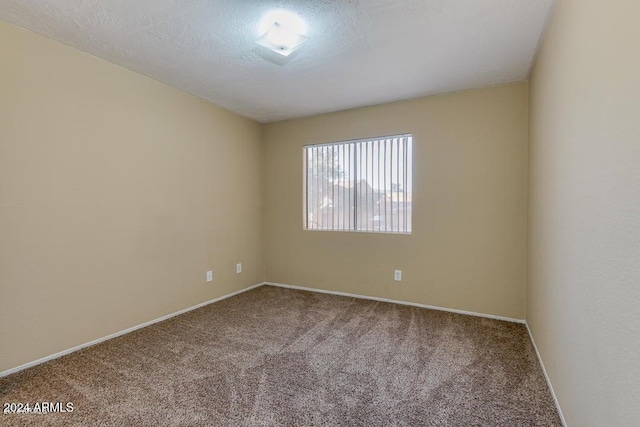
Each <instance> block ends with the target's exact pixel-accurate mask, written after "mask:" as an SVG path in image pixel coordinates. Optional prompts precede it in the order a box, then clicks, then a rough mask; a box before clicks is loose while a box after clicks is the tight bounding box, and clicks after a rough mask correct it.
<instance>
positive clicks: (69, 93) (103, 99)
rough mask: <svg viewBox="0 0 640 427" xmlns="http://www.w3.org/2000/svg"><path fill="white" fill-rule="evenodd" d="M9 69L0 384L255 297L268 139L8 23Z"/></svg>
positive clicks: (1, 211)
mask: <svg viewBox="0 0 640 427" xmlns="http://www.w3.org/2000/svg"><path fill="white" fill-rule="evenodd" d="M0 58H1V59H0V61H1V64H2V65H1V66H0V337H2V338H1V342H0V371H3V370H5V369H9V368H13V367H16V366H18V365H20V364H23V363H26V362H29V361H32V360H35V359H38V358H41V357H44V356H48V355H50V354H53V353H56V352H58V351H61V350H65V349H67V348H70V347H73V346H75V345H78V344H82V343H85V342H88V341H90V340H93V339H95V338H99V337H103V336H105V335H107V334H110V333H113V332H116V331H120V330H122V329H125V328H128V327H131V326H133V325H137V324H140V323H142V322H145V321H148V320H151V319H154V318H157V317H160V316H162V315H165V314H168V313H171V312H174V311H177V310H179V309H183V308H186V307H189V306H193V305H195V304H197V303H200V302H203V301H207V300H209V299H212V298H214V297H216V296H219V295H223V294H227V293H229V292H232V291H234V290H238V289H242V288H245V287H247V286H249V285H253V284H256V283H260V282H262V280H263V274H264V266H263V260H262V244H261V221H260V218H261V209H262V206H261V188H260V180H261V173H262V172H261V165H262V149H261V129H260V125H259V124H257V123H255V122H252V121H250V120H247V119H244V118H241V117H239V116H237V115H235V114H232V113H229V112H227V111H224V110H221V109H219V108H217V107H215V106H213V105H211V104H209V103H206V102H204V101H202V100H199V99H197V98H194V97H191V96H189V95H186V94H184V93H182V92H179V91H177V90H175V89H172V88H170V87H167V86H165V85H163V84H161V83H158V82H156V81H153V80H151V79H148V78H146V77H143V76H140V75H138V74H135V73H133V72H131V71H128V70H125V69H123V68H121V67H118V66H115V65H112V64H109V63H107V62H104V61H102V60H100V59H97V58H95V57H92V56H90V55H87V54H84V53H81V52H79V51H77V50H74V49H72V48H70V47H66V46H63V45H61V44H58V43H56V42H53V41H51V40H49V39H46V38H44V37H41V36H38V35H35V34H32V33H29V32H27V31H24V30H21V29H18V28H17V27H14V26H11V25H9V24H7V23H4V22H2V21H0ZM236 262H243V266H244V272H243V273H242V274H240V275H236V274H235V263H236ZM208 269H213V270H214V271H215V275H216V276H215V280H214V282H213V283H205V280H204V278H205V271H206V270H208Z"/></svg>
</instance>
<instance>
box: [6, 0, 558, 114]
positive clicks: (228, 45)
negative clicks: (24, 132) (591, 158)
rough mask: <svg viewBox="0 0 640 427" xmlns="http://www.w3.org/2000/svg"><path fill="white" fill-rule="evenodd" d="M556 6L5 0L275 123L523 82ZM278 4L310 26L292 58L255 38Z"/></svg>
mask: <svg viewBox="0 0 640 427" xmlns="http://www.w3.org/2000/svg"><path fill="white" fill-rule="evenodd" d="M552 3H554V0H297V1H296V0H291V1H266V0H262V1H259V0H254V1H250V0H108V1H106V0H47V1H43V0H1V1H0V18H1V19H4V20H7V21H9V22H12V23H14V24H17V25H20V26H22V27H25V28H28V29H30V30H33V31H35V32H38V33H41V34H44V35H46V36H49V37H51V38H53V39H56V40H59V41H61V42H63V43H66V44H69V45H71V46H75V47H77V48H78V49H80V50H83V51H85V52H89V53H91V54H94V55H96V56H98V57H101V58H104V59H106V60H108V61H110V62H113V63H116V64H120V65H122V66H124V67H126V68H129V69H131V70H134V71H137V72H139V73H142V74H145V75H147V76H150V77H152V78H155V79H157V80H160V81H163V82H165V83H167V84H169V85H171V86H174V87H177V88H179V89H182V90H184V91H186V92H189V93H192V94H194V95H196V96H199V97H201V98H204V99H206V100H209V101H212V102H214V103H216V104H218V105H221V106H223V107H225V108H227V109H229V110H232V111H235V112H237V113H239V114H242V115H244V116H247V117H251V118H254V119H256V120H258V121H261V122H268V121H275V120H281V119H286V118H293V117H300V116H307V115H311V114H317V113H324V112H329V111H337V110H344V109H348V108H353V107H359V106H365V105H372V104H379V103H383V102H389V101H396V100H401V99H407V98H414V97H418V96H423V95H430V94H436V93H443V92H449V91H456V90H462V89H469V88H476V87H483V86H488V85H495V84H500V83H507V82H513V81H518V80H523V79H526V78H527V75H528V72H529V68H530V64H531V61H532V59H533V56H534V54H535V50H536V46H537V44H538V40H539V38H540V36H541V34H542V31H543V28H544V24H545V21H546V16H547V14H548V12H549V10H550V8H551V5H552ZM274 8H282V9H286V10H290V11H293V12H295V13H297V14H298V15H299V16H301V17H302V18H303V19H305V20H306V21H307V23H308V25H309V31H308V35H309V36H310V37H311V40H310V41H309V42H308V43H306V44H305V45H304V46H302V48H301V49H300V50H299V51H297V52H295V53H294V54H293V55H291V57H290V58H289V59H288V61H286V62H283V61H274V60H273V58H272V57H271V56H269V55H266V54H265V53H264V52H263V51H262V49H263V48H259V47H258V46H257V45H255V43H254V41H255V39H256V38H258V36H259V34H258V26H259V24H260V20H261V18H262V17H263V16H264V15H265V14H267V13H268V12H269V11H271V10H272V9H274ZM272 55H275V54H272Z"/></svg>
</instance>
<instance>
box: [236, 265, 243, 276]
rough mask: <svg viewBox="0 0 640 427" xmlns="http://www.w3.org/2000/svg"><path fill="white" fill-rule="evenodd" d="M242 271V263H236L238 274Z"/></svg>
mask: <svg viewBox="0 0 640 427" xmlns="http://www.w3.org/2000/svg"><path fill="white" fill-rule="evenodd" d="M240 273H242V263H241V262H239V263H237V264H236V274H240Z"/></svg>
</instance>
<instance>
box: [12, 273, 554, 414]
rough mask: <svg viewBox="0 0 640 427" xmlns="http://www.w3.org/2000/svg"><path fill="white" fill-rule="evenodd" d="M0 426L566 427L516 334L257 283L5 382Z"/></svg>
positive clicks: (448, 316) (496, 326)
mask: <svg viewBox="0 0 640 427" xmlns="http://www.w3.org/2000/svg"><path fill="white" fill-rule="evenodd" d="M0 396H1V399H0V401H1V402H2V403H5V402H36V401H51V402H72V403H73V404H74V411H73V412H71V413H63V414H52V413H50V414H47V415H42V414H30V415H0V417H1V418H0V425H3V426H13V425H83V426H98V425H105V426H106V425H126V426H158V425H173V426H201V425H202V426H205V425H206V426H225V425H233V426H236V425H246V426H272V425H296V426H299V425H350V426H388V425H398V426H560V425H561V422H560V419H559V417H558V414H557V412H556V410H555V407H554V404H553V400H552V397H551V395H550V393H549V390H548V388H547V386H546V383H545V380H544V377H543V374H542V371H541V369H540V366H539V364H538V361H537V359H536V356H535V353H534V350H533V348H532V345H531V342H530V340H529V337H528V335H527V332H526V329H525V327H524V326H523V325H520V324H514V323H508V322H502V321H497V320H489V319H483V318H478V317H472V316H464V315H459V314H452V313H445V312H440V311H434V310H425V309H420V308H413V307H406V306H400V305H395V304H388V303H380V302H374V301H365V300H357V299H352V298H346V297H338V296H333V295H324V294H317V293H310V292H303V291H295V290H289V289H280V288H275V287H270V286H263V287H260V288H257V289H254V290H252V291H249V292H246V293H243V294H241V295H238V296H235V297H233V298H229V299H227V300H224V301H221V302H218V303H216V304H212V305H209V306H206V307H204V308H201V309H198V310H195V311H192V312H190V313H187V314H184V315H181V316H178V317H175V318H173V319H170V320H167V321H165V322H162V323H158V324H155V325H153V326H149V327H147V328H144V329H141V330H138V331H136V332H133V333H130V334H128V335H125V336H122V337H119V338H115V339H112V340H110V341H107V342H104V343H102V344H99V345H96V346H93V347H90V348H87V349H84V350H82V351H79V352H76V353H73V354H70V355H68V356H65V357H62V358H60V359H57V360H54V361H51V362H48V363H46V364H44V365H40V366H37V367H34V368H31V369H28V370H25V371H22V372H19V373H17V374H14V375H11V376H8V377H5V378H1V379H0Z"/></svg>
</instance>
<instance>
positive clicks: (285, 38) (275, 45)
mask: <svg viewBox="0 0 640 427" xmlns="http://www.w3.org/2000/svg"><path fill="white" fill-rule="evenodd" d="M307 41H309V37H307V36H305V35H304V34H300V33H298V32H296V31H295V30H294V29H292V28H290V27H288V26H285V25H283V24H281V23H279V22H274V23H273V25H272V26H271V27H270V28H269V29H268V30H267V32H266V33H264V34H263V35H262V36H261V37H260V38H259V39H258V40H256V43H257V44H259V45H260V46H263V47H265V48H267V49H269V50H271V51H273V52H275V53H277V54H278V55H282V56H284V57H287V56H289V55H291V54H292V53H293V52H295V51H296V50H297V49H298V48H299V47H300V46H302V45H303V44H304V43H306V42H307Z"/></svg>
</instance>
